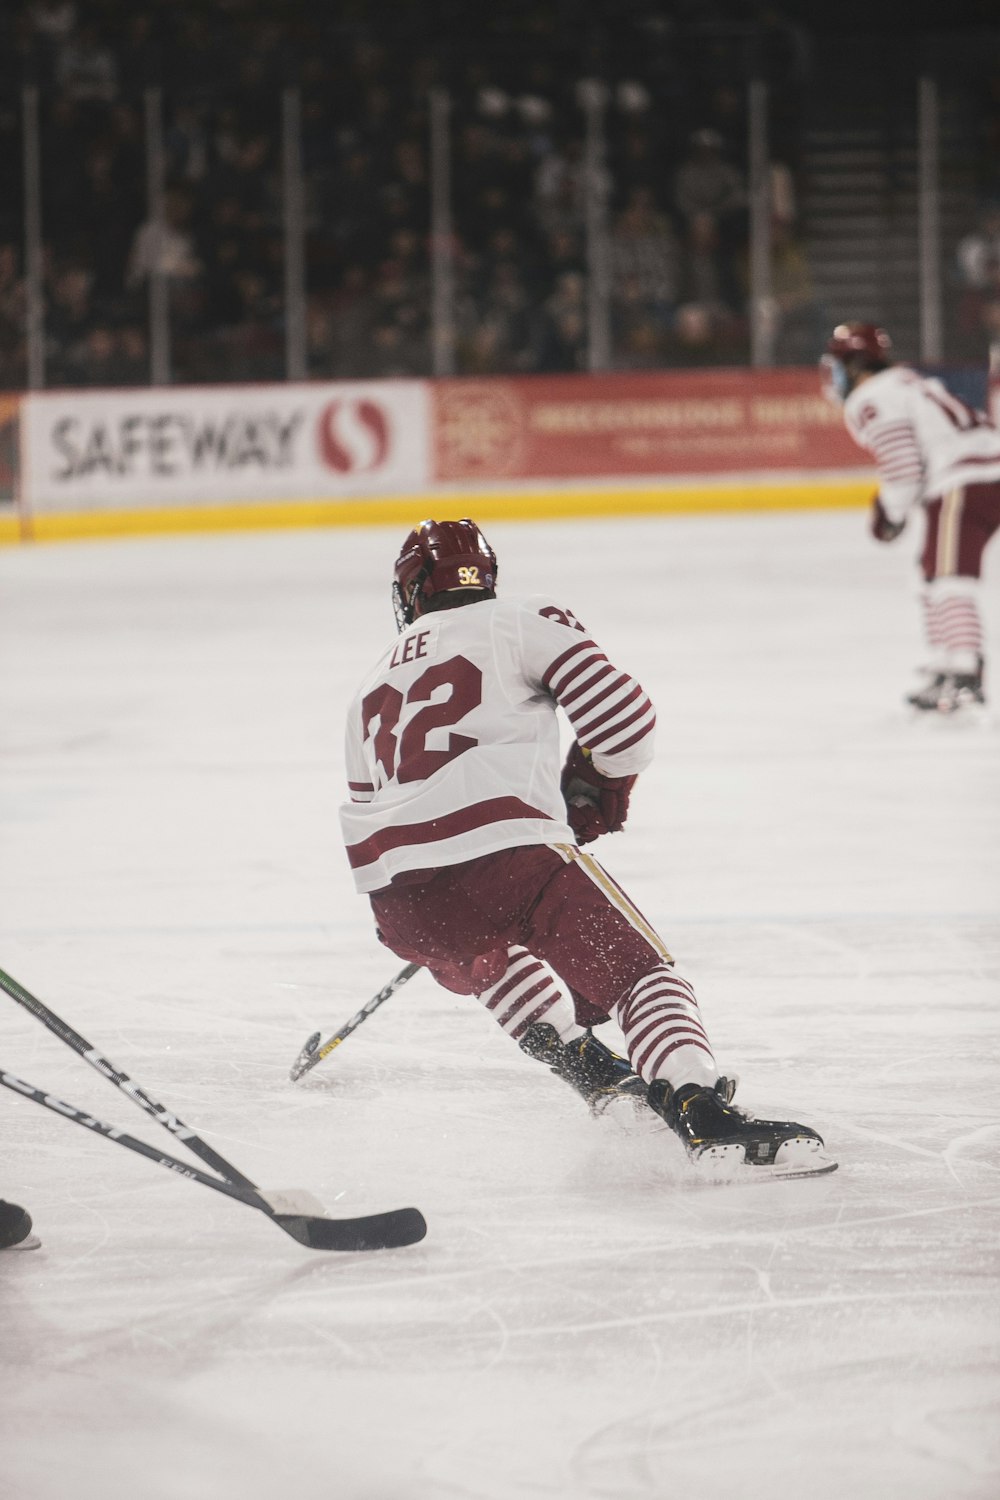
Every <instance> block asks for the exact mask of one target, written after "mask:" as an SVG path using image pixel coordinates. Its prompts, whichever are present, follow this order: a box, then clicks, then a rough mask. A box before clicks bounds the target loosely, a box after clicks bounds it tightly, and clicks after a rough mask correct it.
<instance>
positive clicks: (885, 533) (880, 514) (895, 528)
mask: <svg viewBox="0 0 1000 1500" xmlns="http://www.w3.org/2000/svg"><path fill="white" fill-rule="evenodd" d="M905 525H906V522H905V521H890V520H889V517H888V516H887V515H886V513H885V510H884V508H883V505H882V496H881V495H876V496H875V498H874V500H873V501H872V514H871V532H872V536H873V537H874V538H875V540H876V541H877V542H894V541H895V540H896V538H897V537H898V536H899V533H900V532H901V531H902V529H903V527H904V526H905Z"/></svg>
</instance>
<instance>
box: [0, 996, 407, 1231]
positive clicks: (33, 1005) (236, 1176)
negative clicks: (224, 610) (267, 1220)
mask: <svg viewBox="0 0 1000 1500" xmlns="http://www.w3.org/2000/svg"><path fill="white" fill-rule="evenodd" d="M0 990H3V991H4V992H5V993H6V994H8V995H9V996H10V998H11V999H12V1000H16V1001H17V1003H18V1005H21V1006H23V1007H24V1009H25V1010H27V1011H29V1012H30V1013H31V1014H32V1015H33V1016H34V1017H35V1018H36V1019H37V1020H39V1021H41V1022H42V1024H43V1025H44V1026H46V1027H48V1029H49V1030H50V1031H51V1032H52V1033H53V1035H55V1036H57V1037H58V1038H59V1040H60V1041H62V1042H65V1043H66V1045H67V1046H68V1047H70V1048H71V1049H72V1051H74V1052H76V1053H77V1054H78V1055H79V1056H80V1057H82V1058H83V1059H84V1060H85V1061H86V1062H88V1063H90V1065H91V1066H92V1067H93V1068H95V1069H96V1070H97V1072H98V1073H100V1075H101V1077H102V1078H106V1079H107V1081H108V1082H109V1083H111V1084H113V1085H114V1086H115V1088H117V1089H120V1090H121V1091H122V1093H123V1094H126V1095H127V1096H128V1097H129V1098H130V1099H131V1100H132V1102H133V1103H134V1104H137V1105H138V1106H139V1108H140V1109H142V1110H144V1111H145V1113H146V1114H148V1115H151V1116H152V1117H153V1119H154V1120H156V1121H157V1122H158V1123H159V1124H160V1125H162V1126H163V1128H164V1129H165V1130H168V1131H169V1132H170V1134H171V1135H173V1136H176V1138H177V1139H178V1140H180V1141H182V1142H183V1143H184V1145H185V1146H186V1147H187V1148H188V1150H189V1151H191V1152H192V1153H193V1155H195V1156H197V1157H200V1158H201V1160H202V1161H203V1162H205V1163H206V1165H208V1166H210V1167H212V1168H213V1169H214V1170H215V1171H217V1172H218V1173H219V1174H220V1176H221V1177H222V1178H224V1179H225V1182H226V1186H227V1187H228V1186H232V1187H235V1188H237V1189H240V1190H242V1191H243V1192H244V1193H249V1194H250V1195H251V1198H252V1199H254V1200H260V1201H254V1202H253V1207H255V1208H260V1207H262V1206H265V1207H266V1201H265V1195H263V1194H261V1192H260V1189H259V1188H258V1187H257V1185H256V1183H254V1182H252V1181H251V1180H250V1178H249V1177H246V1176H244V1174H243V1173H242V1172H240V1171H239V1170H238V1169H237V1168H236V1167H234V1166H233V1164H232V1163H231V1162H229V1161H227V1160H226V1159H225V1157H224V1156H220V1155H219V1153H218V1152H217V1151H214V1150H213V1149H212V1147H211V1146H210V1145H209V1144H208V1143H207V1141H203V1140H202V1139H201V1137H200V1136H198V1135H197V1134H196V1133H195V1132H194V1131H193V1130H192V1129H191V1128H190V1126H188V1125H185V1123H184V1121H183V1120H182V1119H180V1117H179V1116H178V1115H175V1114H174V1113H173V1112H172V1111H171V1110H168V1109H167V1108H166V1106H165V1105H163V1104H160V1103H158V1102H157V1100H155V1099H153V1098H152V1097H151V1096H150V1095H149V1094H147V1093H146V1092H145V1090H144V1089H141V1088H139V1086H138V1085H137V1084H135V1083H133V1082H132V1080H131V1079H130V1078H129V1076H128V1074H126V1073H123V1072H121V1070H120V1069H118V1068H116V1067H115V1066H114V1064H113V1063H111V1062H109V1060H108V1059H107V1058H106V1057H102V1055H101V1054H100V1053H99V1052H98V1051H97V1050H96V1048H94V1047H92V1046H91V1045H90V1043H89V1042H88V1041H87V1039H86V1038H85V1037H82V1036H81V1035H80V1033H79V1032H78V1031H74V1030H73V1028H72V1026H69V1025H67V1023H66V1022H65V1021H63V1020H61V1019H60V1017H59V1016H57V1015H56V1013H55V1011H53V1010H50V1009H49V1007H48V1006H47V1005H45V1004H43V1002H42V1001H41V1000H39V999H38V998H37V997H36V996H35V995H32V994H31V993H30V991H29V990H26V989H25V988H24V986H23V985H22V984H19V983H18V982H17V980H16V979H14V978H12V976H11V975H10V974H6V973H5V972H4V971H3V970H2V969H0ZM81 1114H82V1112H81ZM130 1139H131V1137H130ZM133 1149H140V1150H141V1151H142V1153H143V1154H144V1155H151V1156H152V1159H153V1160H159V1154H158V1153H157V1152H156V1151H155V1149H154V1148H152V1147H148V1146H146V1145H145V1144H144V1143H140V1145H139V1147H138V1148H135V1147H134V1148H133ZM164 1162H165V1163H167V1164H169V1163H171V1162H173V1158H169V1157H165V1158H164ZM173 1169H174V1170H175V1171H181V1172H184V1173H186V1174H187V1175H188V1176H194V1177H196V1178H197V1180H198V1181H203V1182H204V1183H205V1185H206V1186H207V1187H216V1188H219V1187H220V1184H219V1183H218V1182H217V1181H216V1179H215V1178H214V1177H211V1176H209V1175H208V1174H207V1173H203V1172H198V1171H197V1169H195V1168H192V1167H188V1166H186V1165H185V1164H184V1163H183V1162H181V1163H178V1164H176V1165H175V1166H174V1168H173ZM230 1196H238V1194H231V1195H230ZM279 1198H280V1199H281V1203H280V1208H281V1211H282V1212H283V1213H284V1214H285V1215H286V1216H288V1215H291V1216H293V1217H294V1216H295V1215H296V1213H297V1212H298V1213H299V1214H300V1215H305V1217H306V1219H309V1218H310V1217H311V1216H313V1214H314V1211H315V1209H316V1208H318V1207H319V1204H318V1203H317V1202H316V1200H315V1199H314V1198H312V1197H311V1195H308V1194H307V1195H306V1199H304V1200H299V1201H298V1202H297V1201H296V1199H295V1195H294V1194H276V1195H275V1202H276V1203H277V1201H278V1199H279ZM245 1201H250V1200H245ZM267 1211H271V1209H268V1210H267ZM273 1216H274V1213H273V1212H272V1217H273ZM315 1222H316V1223H317V1224H325V1225H331V1226H333V1225H334V1224H335V1222H339V1223H341V1224H342V1225H343V1227H344V1231H345V1237H346V1238H348V1239H349V1238H350V1226H351V1225H360V1226H361V1230H360V1231H359V1232H360V1233H361V1234H363V1235H364V1234H366V1233H367V1232H368V1231H367V1229H366V1228H365V1226H370V1227H371V1231H372V1236H373V1239H372V1243H371V1245H370V1246H362V1247H360V1248H370V1249H372V1250H376V1249H383V1248H387V1247H388V1246H389V1244H390V1243H391V1244H394V1245H395V1244H399V1245H408V1244H414V1243H415V1242H416V1241H417V1240H420V1239H423V1237H424V1234H425V1233H426V1232H427V1226H426V1224H425V1223H424V1221H423V1218H422V1216H421V1215H420V1213H419V1211H418V1210H417V1209H415V1208H401V1209H392V1210H389V1211H388V1212H387V1213H385V1214H376V1215H374V1216H372V1217H370V1218H368V1219H366V1218H361V1219H356V1220H349V1219H345V1220H341V1221H334V1220H331V1219H317V1220H315ZM285 1227H286V1226H285V1225H282V1228H285ZM288 1232H289V1233H291V1230H289V1231H288ZM317 1234H318V1235H320V1238H322V1233H321V1231H318V1230H317ZM380 1235H389V1236H394V1237H393V1238H391V1239H387V1240H384V1242H383V1241H382V1240H380V1239H379V1236H380ZM397 1236H398V1237H397ZM334 1237H335V1236H334ZM293 1238H297V1236H293ZM303 1243H307V1242H306V1241H303ZM315 1248H316V1249H324V1248H330V1249H337V1248H339V1246H337V1245H335V1244H331V1245H330V1246H329V1247H326V1246H324V1245H323V1244H321V1243H317V1244H316V1246H315ZM346 1248H349V1249H354V1248H359V1247H358V1246H355V1245H353V1244H348V1245H347V1246H346Z"/></svg>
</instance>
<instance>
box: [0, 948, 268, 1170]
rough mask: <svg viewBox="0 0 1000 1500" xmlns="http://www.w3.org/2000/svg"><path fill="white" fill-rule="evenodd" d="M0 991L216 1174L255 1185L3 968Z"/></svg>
mask: <svg viewBox="0 0 1000 1500" xmlns="http://www.w3.org/2000/svg"><path fill="white" fill-rule="evenodd" d="M0 990H4V991H5V992H6V993H7V994H8V995H9V996H10V998H11V999H12V1000H16V1001H17V1003H18V1005H23V1006H24V1009H25V1010H27V1011H30V1012H31V1014H32V1015H33V1016H34V1017H35V1019H36V1020H38V1021H41V1023H42V1025H43V1026H47V1027H48V1029H49V1030H50V1031H51V1032H52V1034H53V1035H54V1036H57V1037H58V1038H59V1040H60V1041H61V1042H65V1043H66V1045H67V1047H71V1048H72V1049H73V1051H74V1052H76V1053H77V1054H78V1055H79V1056H80V1057H82V1058H83V1060H84V1062H88V1063H90V1066H91V1067H92V1068H96V1069H97V1071H98V1073H100V1075H101V1077H102V1078H106V1079H107V1080H108V1082H109V1083H113V1084H114V1086H115V1088H118V1089H121V1091H122V1093H123V1094H127V1095H128V1097H129V1098H130V1099H131V1100H132V1101H133V1103H135V1104H138V1106H139V1108H140V1109H144V1110H145V1111H146V1114H147V1115H152V1116H153V1119H154V1120H157V1121H159V1123H160V1124H161V1125H162V1126H163V1128H164V1130H169V1131H170V1133H171V1135H175V1136H176V1137H177V1139H178V1140H179V1141H183V1142H184V1144H185V1146H187V1148H188V1150H189V1151H191V1152H193V1153H194V1155H195V1156H198V1157H200V1158H201V1160H202V1161H203V1162H205V1163H206V1164H207V1165H208V1166H210V1167H211V1168H212V1169H213V1170H214V1171H216V1172H218V1173H220V1175H221V1176H223V1177H225V1178H227V1179H228V1180H229V1181H230V1182H235V1183H236V1184H237V1185H238V1186H241V1187H248V1188H252V1187H253V1186H254V1184H253V1183H252V1182H251V1181H250V1179H249V1177H244V1176H243V1173H242V1172H239V1171H237V1169H236V1168H235V1167H234V1166H233V1165H232V1163H231V1162H228V1161H226V1159H225V1157H224V1156H220V1155H219V1153H218V1152H217V1151H213V1150H212V1148H211V1146H209V1145H208V1143H207V1142H206V1141H203V1140H201V1139H200V1137H199V1136H197V1135H196V1134H195V1132H194V1131H193V1130H191V1129H190V1128H189V1127H188V1126H187V1125H185V1124H184V1121H183V1120H181V1119H180V1118H178V1116H177V1115H175V1114H173V1113H172V1112H171V1111H170V1110H169V1109H166V1108H165V1107H164V1106H163V1105H162V1104H158V1103H157V1102H156V1100H155V1099H153V1098H151V1097H150V1096H149V1094H147V1093H146V1092H145V1090H144V1089H141V1088H139V1086H138V1084H135V1083H133V1082H132V1080H131V1078H129V1076H128V1074H127V1073H123V1072H122V1071H121V1069H120V1068H116V1067H115V1066H114V1064H113V1063H111V1062H109V1061H108V1059H107V1058H106V1057H102V1056H101V1054H100V1053H99V1052H98V1051H97V1049H96V1047H93V1046H91V1044H90V1042H88V1041H87V1039H86V1037H83V1036H81V1035H80V1033H79V1032H78V1031H74V1030H73V1028H72V1026H69V1025H67V1023H66V1022H65V1021H63V1020H61V1019H60V1017H59V1016H57V1015H56V1013H55V1011H54V1010H50V1009H49V1007H48V1006H47V1005H46V1004H44V1002H43V1001H41V1000H39V999H38V998H37V997H36V996H35V995H32V994H31V992H30V991H29V990H26V989H25V988H24V985H23V984H18V982H17V980H16V979H14V978H12V977H11V975H10V974H5V973H4V971H3V969H0Z"/></svg>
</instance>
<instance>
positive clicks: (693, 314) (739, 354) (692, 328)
mask: <svg viewBox="0 0 1000 1500" xmlns="http://www.w3.org/2000/svg"><path fill="white" fill-rule="evenodd" d="M745 357H746V350H745V348H743V347H741V337H740V329H739V327H738V325H736V324H734V323H733V321H732V320H731V319H728V318H726V317H724V316H722V315H720V314H719V312H718V311H717V310H716V309H714V308H712V307H709V306H706V305H704V304H702V303H698V302H686V303H684V305H683V306H681V307H679V308H678V309H677V316H676V318H675V319H674V325H673V327H672V328H671V330H670V333H669V335H668V337H667V339H666V341H665V346H664V360H665V363H666V364H667V365H668V366H669V367H671V368H678V369H692V368H698V367H704V366H708V365H724V364H728V363H731V362H733V361H734V360H735V359H737V358H741V359H745Z"/></svg>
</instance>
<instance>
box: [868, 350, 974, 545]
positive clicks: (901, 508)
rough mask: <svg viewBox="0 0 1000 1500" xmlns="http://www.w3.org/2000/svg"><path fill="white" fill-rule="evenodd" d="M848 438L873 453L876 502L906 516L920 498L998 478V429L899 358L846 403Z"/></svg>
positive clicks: (893, 516)
mask: <svg viewBox="0 0 1000 1500" xmlns="http://www.w3.org/2000/svg"><path fill="white" fill-rule="evenodd" d="M844 421H845V423H846V424H847V430H848V432H849V433H850V434H851V437H852V438H853V439H854V441H855V442H856V443H857V444H858V445H859V446H860V447H862V448H865V449H867V451H868V452H869V453H870V454H871V455H872V457H873V458H874V459H875V463H876V465H877V467H878V477H879V493H880V495H881V498H882V507H883V509H884V510H885V513H886V515H887V516H888V517H889V519H890V520H892V521H905V519H906V517H907V516H908V514H909V513H910V511H911V510H912V509H913V508H914V507H915V506H917V505H919V504H920V503H921V502H922V501H924V500H934V499H937V498H939V497H940V496H943V495H946V494H948V493H949V491H951V490H954V489H958V488H959V487H960V486H962V485H966V484H981V483H984V482H985V481H986V480H992V479H1000V430H998V429H997V428H996V427H994V426H993V425H992V423H991V422H990V421H989V420H988V418H987V417H986V416H985V415H984V414H983V413H982V412H977V411H974V410H973V409H972V407H970V406H966V404H965V402H964V401H960V400H959V399H958V397H957V396H953V395H952V394H951V392H950V391H948V390H947V389H946V387H945V386H944V385H942V383H941V381H940V380H935V379H929V378H925V377H924V376H921V375H918V374H917V373H916V371H915V370H910V369H907V368H906V366H905V365H892V366H890V368H889V369H888V370H879V372H878V373H877V374H875V375H872V376H870V377H869V378H868V379H867V380H863V381H862V382H861V383H860V384H859V385H856V386H855V387H854V389H853V391H851V393H850V395H849V396H848V398H847V400H846V401H845V403H844Z"/></svg>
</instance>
